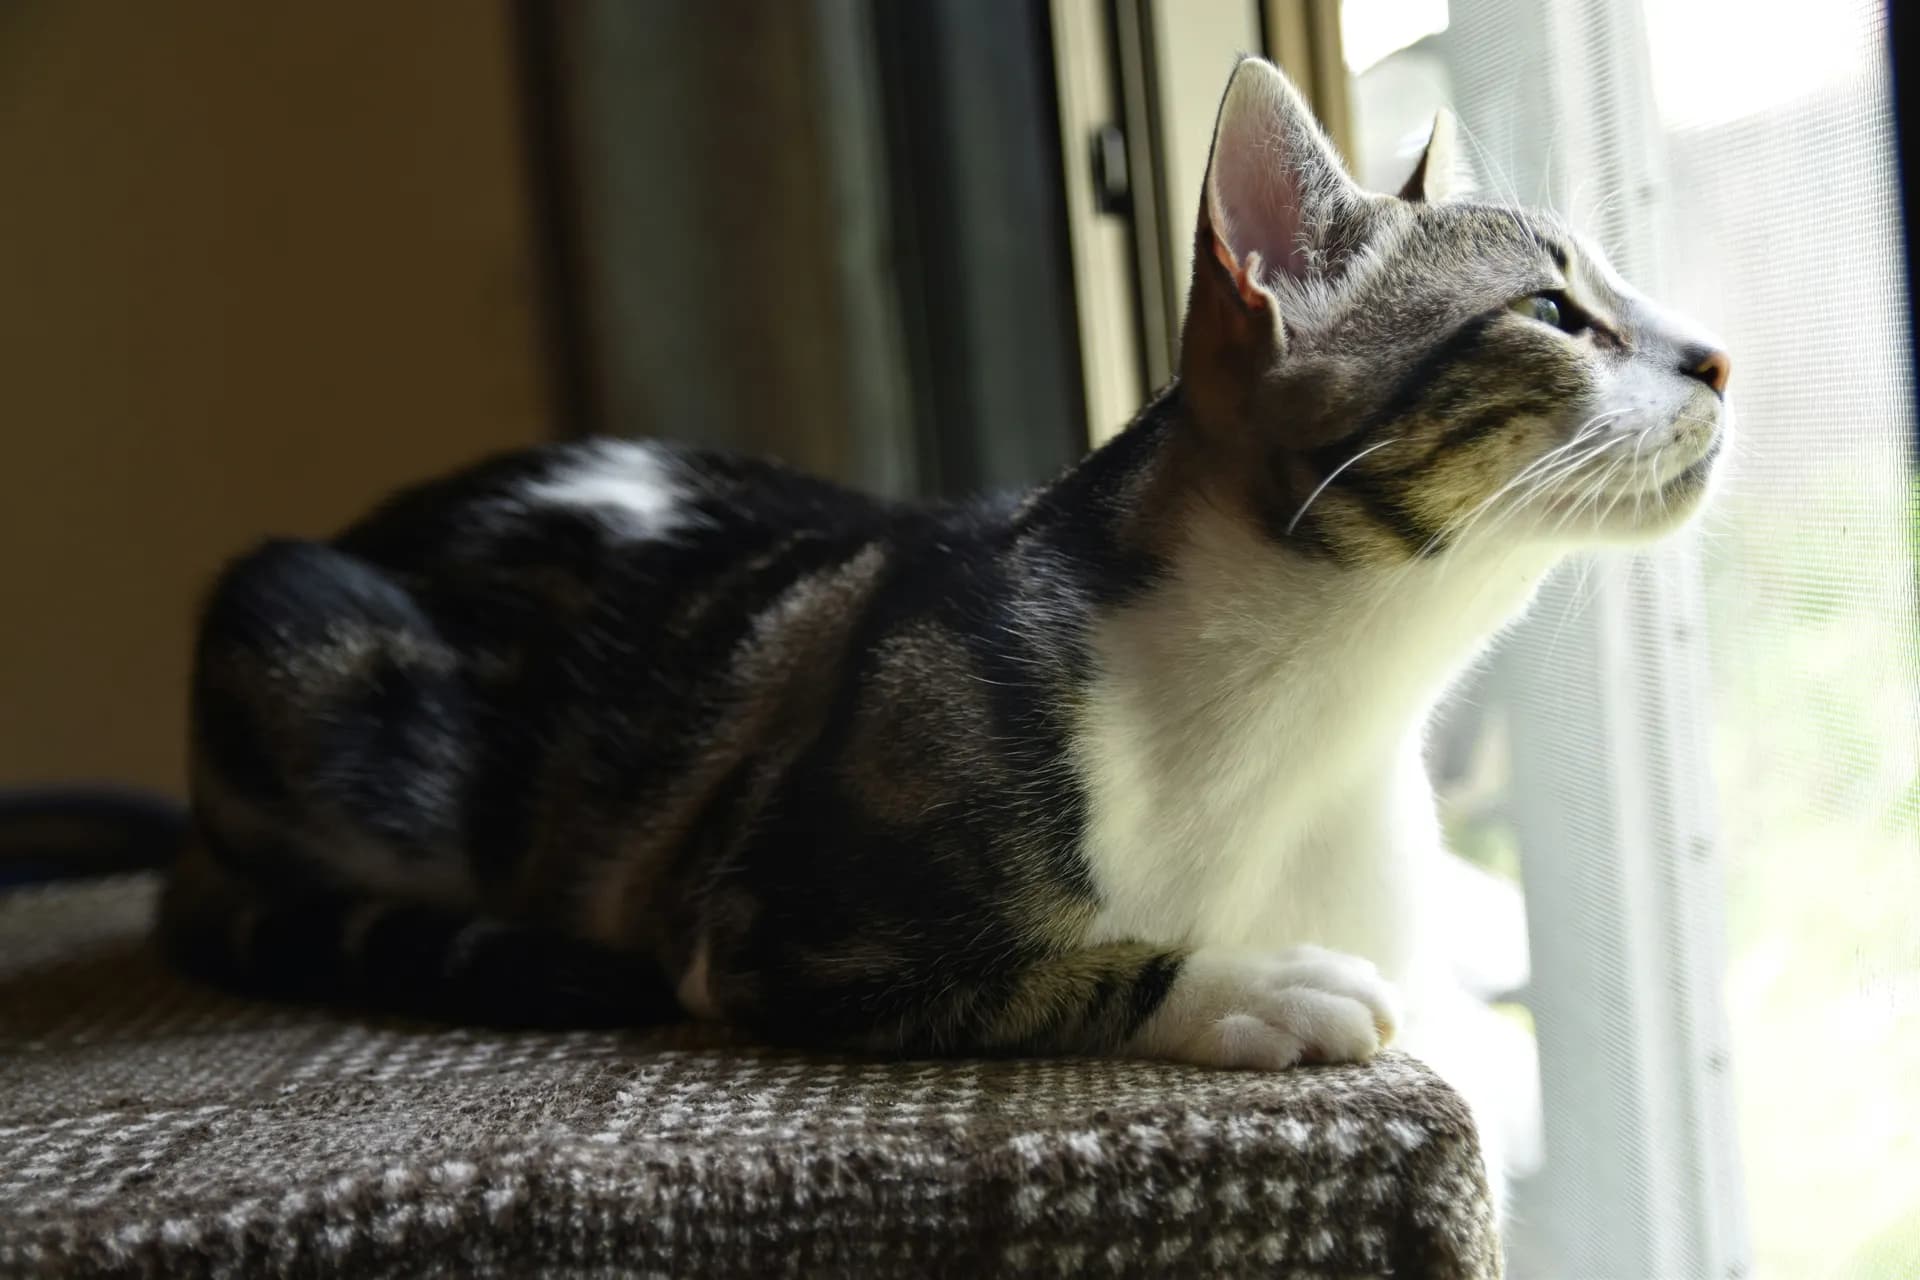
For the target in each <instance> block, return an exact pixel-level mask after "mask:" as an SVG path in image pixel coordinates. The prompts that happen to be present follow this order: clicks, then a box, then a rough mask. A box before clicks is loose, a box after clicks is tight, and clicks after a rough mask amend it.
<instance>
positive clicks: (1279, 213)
mask: <svg viewBox="0 0 1920 1280" xmlns="http://www.w3.org/2000/svg"><path fill="white" fill-rule="evenodd" d="M1234 105H1241V104H1234ZM1248 105H1251V104H1248ZM1287 133H1288V129H1287V124H1286V122H1285V121H1284V119H1275V118H1274V117H1273V115H1272V114H1271V113H1270V112H1267V111H1260V110H1249V109H1245V108H1244V107H1243V108H1242V109H1241V110H1238V111H1235V112H1233V114H1232V117H1231V118H1229V119H1225V120H1222V121H1221V123H1220V133H1219V136H1218V137H1217V138H1216V139H1215V141H1214V148H1213V174H1212V179H1211V187H1212V191H1211V193H1210V194H1211V198H1212V204H1213V217H1214V235H1215V237H1216V238H1217V239H1219V240H1221V241H1223V242H1224V243H1225V246H1226V250H1227V252H1228V253H1230V254H1231V255H1232V256H1233V258H1234V261H1235V262H1237V263H1239V264H1241V269H1242V271H1244V272H1245V274H1246V275H1247V276H1248V277H1250V281H1251V283H1253V284H1255V285H1258V284H1259V283H1260V280H1261V274H1260V269H1259V267H1258V266H1255V265H1253V262H1264V263H1266V264H1267V270H1269V271H1276V272H1278V273H1279V274H1281V275H1285V276H1289V277H1292V278H1293V279H1296V280H1297V279H1299V278H1301V277H1302V276H1304V275H1305V274H1306V270H1307V254H1306V248H1305V246H1304V244H1303V243H1302V236H1301V232H1302V230H1303V229H1304V228H1303V224H1302V217H1301V204H1302V201H1301V181H1302V175H1301V173H1300V171H1299V168H1298V160H1299V157H1298V156H1297V154H1290V153H1293V152H1296V151H1297V148H1296V147H1294V146H1292V145H1290V143H1291V139H1289V138H1288V137H1287ZM1250 260H1252V261H1250ZM1238 274H1239V273H1236V275H1238ZM1245 291H1246V287H1245V285H1243V286H1242V293H1243V294H1244V293H1245Z"/></svg>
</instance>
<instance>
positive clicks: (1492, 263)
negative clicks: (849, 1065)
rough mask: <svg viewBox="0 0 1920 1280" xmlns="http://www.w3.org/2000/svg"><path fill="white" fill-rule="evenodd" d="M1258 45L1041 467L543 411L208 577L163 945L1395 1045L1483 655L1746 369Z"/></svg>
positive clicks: (944, 1028)
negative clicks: (739, 447)
mask: <svg viewBox="0 0 1920 1280" xmlns="http://www.w3.org/2000/svg"><path fill="white" fill-rule="evenodd" d="M1444 141H1445V139H1444V131H1443V130H1436V134H1435V141H1434V143H1433V144H1431V146H1430V148H1429V153H1428V154H1427V155H1426V156H1425V157H1423V158H1422V160H1421V163H1420V166H1419V168H1418V169H1417V170H1416V172H1415V175H1414V177H1413V178H1412V179H1411V180H1410V181H1409V183H1408V184H1407V186H1406V188H1405V189H1403V190H1402V191H1401V192H1400V193H1399V194H1398V195H1395V196H1385V195H1375V194H1369V193H1365V192H1363V191H1361V190H1360V189H1359V188H1358V187H1357V186H1356V185H1355V184H1354V182H1353V181H1352V179H1351V178H1350V177H1349V176H1348V174H1347V172H1346V170H1345V168H1344V167H1343V165H1342V163H1341V161H1340V159H1339V157H1338V156H1337V154H1336V153H1335V151H1334V150H1333V148H1332V147H1331V145H1330V144H1329V143H1328V142H1327V140H1326V138H1325V137H1324V136H1323V134H1322V133H1321V132H1320V129H1319V127H1318V125H1317V124H1316V123H1315V121H1314V119H1313V117H1312V114H1311V113H1310V111H1309V110H1308V109H1307V107H1306V105H1305V104H1304V102H1303V101H1302V100H1301V98H1300V96H1299V95H1298V93H1297V92H1296V91H1295V90H1294V88H1293V87H1292V85H1291V84H1289V83H1288V81H1287V80H1286V79H1285V77H1284V76H1282V75H1281V73H1280V72H1278V71H1277V70H1276V69H1275V68H1273V67H1272V66H1271V65H1270V64H1268V63H1266V62H1264V61H1261V60H1259V59H1257V58H1248V59H1244V60H1242V61H1241V62H1239V63H1238V64H1237V66H1236V68H1235V69H1234V71H1233V74H1232V75H1231V77H1230V79H1229V82H1228V85H1227V88H1226V92H1225V95H1224V98H1223V100H1222V103H1221V106H1220V109H1219V114H1218V117H1217V123H1216V127H1215V136H1214V139H1213V145H1212V150H1211V153H1210V158H1209V162H1208V168H1207V174H1206V179H1205V185H1204V188H1203V191H1202V193H1201V201H1200V210H1199V217H1198V223H1197V227H1196V232H1195V238H1194V260H1193V274H1192V281H1191V287H1190V293H1189V297H1188V304H1187V315H1186V323H1185V328H1184V331H1183V337H1182V346H1181V351H1180V359H1179V368H1178V373H1177V376H1176V378H1175V380H1174V381H1173V382H1172V383H1171V384H1170V385H1168V386H1167V387H1166V388H1165V389H1164V390H1163V391H1161V392H1160V393H1159V394H1158V395H1157V396H1156V397H1155V398H1154V399H1153V400H1152V401H1151V403H1149V404H1148V405H1147V406H1146V407H1145V408H1144V409H1143V410H1142V411H1141V413H1140V414H1139V416H1138V417H1137V418H1136V419H1135V420H1134V421H1133V422H1132V423H1131V424H1130V425H1129V426H1128V427H1127V428H1126V429H1125V430H1124V431H1123V432H1121V433H1120V434H1119V435H1118V436H1116V437H1115V438H1113V439H1112V440H1111V441H1109V442H1108V443H1107V444H1105V445H1104V446H1102V447H1101V448H1099V449H1097V450H1096V451H1094V452H1093V453H1091V454H1090V455H1089V456H1087V457H1086V458H1085V459H1083V460H1082V461H1081V462H1080V463H1078V464H1077V465H1076V466H1074V467H1072V468H1071V469H1070V470H1068V471H1067V472H1066V473H1065V474H1063V475H1062V476H1060V477H1059V478H1057V479H1055V480H1053V481H1052V482H1050V483H1048V484H1045V485H1043V486H1042V487H1040V488H1038V489H1036V490H1034V491H1033V492H1031V493H1028V494H1026V495H1024V496H1020V497H1017V498H1012V499H993V500H983V501H980V502H975V503H967V504H957V505H908V504H901V503H894V502H886V501H881V500H877V499H874V498H869V497H866V496H862V495H860V494H857V493H853V492H850V491H848V490H845V489H843V488H840V487H837V486H835V485H833V484H829V483H826V482H824V481H821V480H816V479H812V478H809V477H807V476H804V475H800V474H797V473H795V472H792V471H788V470H785V469H783V468H781V467H779V466H776V465H773V464H770V463H765V462H758V461H752V460H747V459H743V458H737V457H731V456H722V455H718V454H714V453H708V452H702V451H698V450H694V449H689V448H682V447H676V446H674V445H670V444H666V443H660V442H654V441H639V440H596V441H586V442H574V443H565V444H554V445H550V446H545V447H540V448H535V449H532V450H530V451H526V452H522V453H518V454H515V455H511V456H505V457H500V458H495V459H492V460H490V461H486V462H483V463H481V464H479V465H477V466H474V467H472V468H470V469H468V470H466V471H464V472H461V473H459V474H456V475H453V476H451V477H449V478H445V479H441V480H438V481H434V482H431V483H427V484H424V485H421V486H420V487H417V488H413V489H410V490H408V491H405V492H403V493H401V494H399V495H398V496H396V497H394V498H392V499H391V500H389V501H388V502H386V503H385V505H383V506H381V507H379V508H378V509H377V510H375V511H374V512H373V513H372V514H371V515H369V516H367V517H366V518H365V519H363V520H361V521H360V522H358V523H356V524H354V525H353V526H351V527H350V528H348V529H347V530H346V531H345V532H343V533H341V534H340V535H339V536H337V537H335V538H333V539H332V540H331V541H328V542H311V541H300V540H274V541H269V542H266V543H264V544H263V545H261V546H259V547H258V548H256V549H254V550H253V551H251V552H249V553H248V554H246V555H244V556H242V557H240V558H239V559H238V560H236V561H235V562H233V563H232V564H231V565H230V566H228V567H227V569H226V570H225V571H224V573H223V574H222V575H221V576H220V578H219V580H218V581H217V583H216V584H215V586H214V587H213V589H212V591H211V592H210V594H209V596H208V599H207V602H206V605H205V608H204V612H203V615H202V619H201V624H200V630H199V636H198V643H197V648H196V655H195V660H194V668H193V688H192V695H191V697H192V756H191V759H192V764H191V790H192V802H193V810H194V836H193V838H192V840H191V841H190V842H189V844H188V846H187V848H186V849H185V851H184V852H183V853H182V855H181V857H180V859H179V860H178V862H177V863H176V865H175V867H174V868H173V870H172V873H171V875H170V877H169V880H168V884H167V887H166V891H165V893H164V895H163V899H162V907H161V920H160V929H161V933H162V937H163V938H164V940H165V941H166V942H167V944H168V946H169V948H170V950H171V952H172V953H173V954H174V955H175V956H176V957H177V958H178V959H179V961H180V962H181V963H183V964H185V965H186V966H188V967H189V968H190V969H192V970H194V971H196V972H198V973H201V974H203V975H206V976H208V977H211V978H214V979H216V980H220V981H223V982H226V983H229V984H232V985H236V986H239V987H241V988H243V989H247V990H251V991H256V992H263V993H272V994H279V995H283V996H288V997H299V998H309V999H337V1000H346V1001H355V1002H364V1003H371V1004H377V1005H381V1006H384V1007H389V1008H394V1009H399V1010H404V1011H410V1012H417V1013H432V1014H439V1015H443V1016H448V1017H454V1018H471V1019H477V1020H484V1021H487V1022H490V1023H507V1024H524V1023H533V1024H550V1023H558V1024H581V1023H611V1024H629V1023H630V1024H642V1023H646V1022H650V1021H655V1020H659V1019H669V1018H685V1017H693V1018H702V1019H714V1020H721V1021H725V1022H728V1023H732V1024H736V1025H739V1026H742V1027H744V1028H748V1029H750V1030H751V1031H752V1032H754V1033H756V1034H759V1035H761V1036H765V1037H768V1038H771V1039H774V1040H777V1041H782V1042H787V1043H792V1044H801V1045H826V1046H836V1047H846V1048H853V1049H858V1050H866V1051H879V1052H884V1053H894V1054H913V1055H924V1054H1046V1055H1055V1054H1094V1055H1128V1056H1134V1057H1141V1058H1150V1059H1161V1060H1171V1061H1176V1062H1183V1063H1194V1064H1201V1065H1205V1066H1210V1067H1225V1068H1251V1069H1270V1070H1271V1069H1283V1068H1288V1067H1291V1066H1293V1065H1294V1064H1296V1063H1303V1062H1315V1063H1328V1062H1358V1061H1364V1060H1367V1059H1368V1058H1370V1057H1371V1056H1372V1055H1374V1054H1375V1053H1376V1052H1377V1051H1378V1050H1379V1049H1380V1047H1381V1046H1382V1045H1383V1044H1386V1043H1387V1042H1388V1041H1389V1040H1391V1039H1392V1038H1393V1037H1394V1035H1395V1034H1396V1030H1397V1029H1398V1028H1399V1027H1400V1025H1401V1022H1402V1018H1403V1014H1402V1008H1401V1006H1402V1000H1403V993H1412V994H1413V995H1414V997H1415V1001H1416V1005H1417V1002H1418V993H1419V991H1420V990H1421V989H1422V984H1423V983H1424V982H1425V981H1426V980H1427V976H1428V975H1424V974H1423V972H1422V969H1421V959H1420V958H1421V955H1422V941H1421V940H1422V937H1423V934H1422V928H1423V926H1422V922H1421V919H1420V915H1419V910H1418V908H1419V907H1420V906H1421V897H1422V895H1421V892H1420V888H1419V886H1420V884H1421V877H1422V875H1423V872H1422V870H1421V868H1422V866H1423V864H1424V860H1426V859H1429V858H1431V857H1434V856H1435V855H1436V852H1437V850H1438V849H1439V848H1440V837H1439V832H1438V829H1437V823H1436V819H1435V811H1434V804H1433V797H1432V792H1431V788H1430V785H1429V783H1428V780H1427V776H1426V773H1425V770H1424V768H1423V764H1422V752H1421V747H1422V733H1423V729H1424V725H1425V721H1426V719H1427V717H1428V715H1429V713H1430V711H1431V709H1432V708H1433V706H1434V705H1435V703H1436V701H1437V700H1438V699H1439V698H1440V696H1441V695H1442V693H1443V692H1444V691H1445V690H1446V689H1447V687H1448V685H1449V683H1450V682H1451V681H1452V680H1453V679H1454V678H1455V677H1456V676H1457V675H1458V674H1459V673H1460V672H1461V671H1462V669H1463V668H1465V667H1466V666H1467V665H1468V664H1470V663H1471V662H1472V661H1474V659H1475V658H1476V656H1477V655H1478V654H1479V653H1480V652H1481V651H1482V650H1483V649H1484V648H1485V647H1486V646H1487V645H1488V643H1489V642H1490V641H1491V640H1492V638H1493V637H1494V636H1495V635H1496V633H1498V632H1499V631H1500V630H1501V628H1502V627H1503V626H1505V625H1506V624H1507V623H1508V622H1509V621H1510V620H1511V619H1513V618H1514V617H1515V616H1517V615H1518V614H1519V613H1520V612H1521V611H1522V610H1523V609H1524V607H1525V606H1526V604H1527V602H1528V600H1529V598H1530V597H1531V595H1532V594H1533V593H1534V590H1535V587H1536V586H1537V584H1538V583H1539V582H1540V581H1541V579H1542V577H1543V576H1544V575H1545V574H1546V573H1547V572H1548V571H1549V569H1550V568H1551V567H1552V566H1553V565H1554V564H1555V563H1556V561H1558V560H1559V559H1560V558H1562V557H1563V556H1564V555H1565V554H1567V553H1568V552H1569V551H1570V550H1572V549H1575V548H1578V547H1582V546H1587V545H1591V544H1593V543H1596V542H1603V541H1644V540H1646V539H1650V538H1653V537H1656V536H1658V535H1660V534H1663V533H1665V532H1668V531H1670V530H1672V529H1674V528H1677V527H1678V526H1680V525H1681V524H1682V523H1684V522H1685V521H1686V520H1687V519H1688V517H1689V516H1690V515H1691V513H1692V512H1694V511H1695V510H1696V509H1697V508H1698V507H1699V506H1700V505H1701V504H1702V503H1703V502H1704V501H1705V499H1706V496H1707V494H1708V491H1709V489H1710V487H1711V485H1712V482H1713V474H1714V464H1715V459H1716V457H1717V455H1718V453H1719V452H1720V449H1721V446H1722V443H1723V441H1724V440H1725V439H1726V436H1727V431H1728V420H1727V415H1726V409H1725V391H1726V385H1727V379H1728V375H1729V372H1730V364H1729V360H1728V357H1727V355H1726V354H1725V353H1724V352H1723V351H1722V350H1720V349H1719V347H1718V346H1717V345H1716V344H1715V343H1714V342H1713V340H1712V339H1710V338H1709V337H1707V336H1705V335H1703V334H1702V333H1700V332H1698V331H1697V330H1695V329H1694V328H1692V327H1691V326H1689V325H1688V324H1687V323H1686V322H1684V321H1682V320H1680V319H1678V318H1676V317H1674V316H1671V315H1669V314H1667V313H1665V312H1663V311H1661V310H1659V309H1657V308H1656V307H1655V306H1653V305H1652V304H1651V303H1649V302H1648V301H1646V300H1645V299H1643V298H1642V297H1640V296H1639V295H1638V294H1636V293H1635V292H1634V291H1633V290H1632V289H1631V288H1629V287H1628V286H1627V285H1626V284H1625V283H1624V282H1623V281H1622V280H1621V279H1620V278H1619V277H1618V276H1617V275H1616V274H1615V273H1614V272H1613V271H1612V269H1611V268H1610V267H1609V266H1608V265H1607V263H1606V261H1605V260H1604V258H1603V257H1602V255H1601V254H1600V252H1599V251H1598V250H1597V249H1596V248H1595V247H1594V246H1593V245H1592V244H1591V243H1589V242H1588V241H1586V240H1584V239H1582V238H1581V237H1579V236H1578V235H1576V234H1574V233H1573V232H1572V231H1571V230H1569V229H1568V228H1567V227H1565V226H1564V225H1562V223H1561V222H1560V221H1559V220H1558V219H1557V218H1555V217H1553V216H1550V215H1547V214H1545V213H1540V212H1533V211H1528V210H1523V209H1518V208H1508V207H1500V206H1496V205H1492V204H1483V203H1475V202H1473V201H1471V200H1468V199H1464V198H1452V197H1450V193H1449V192H1448V191H1447V190H1446V185H1447V172H1448V169H1449V165H1448V164H1447V162H1446V159H1445V157H1444V156H1443V155H1441V154H1438V153H1439V152H1441V151H1443V150H1444Z"/></svg>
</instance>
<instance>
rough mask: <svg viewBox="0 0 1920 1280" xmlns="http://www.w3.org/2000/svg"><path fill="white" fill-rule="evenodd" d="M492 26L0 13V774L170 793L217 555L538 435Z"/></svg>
mask: <svg viewBox="0 0 1920 1280" xmlns="http://www.w3.org/2000/svg"><path fill="white" fill-rule="evenodd" d="M509 36H510V27H509V23H508V19H507V8H506V5H505V3H504V2H502V3H498V4H491V5H489V4H482V3H479V2H478V0H437V2H434V3H425V2H422V0H409V2H408V3H404V4H395V3H387V2H386V0H352V2H351V3H349V2H347V0H332V2H331V3H325V4H304V5H284V6H283V5H277V4H260V3H257V0H192V2H191V3H170V4H164V5H162V4H144V3H124V4H123V3H97V4H96V3H69V2H66V0H8V2H7V3H6V4H5V5H4V6H0V785H5V784H7V783H15V782H22V781H38V780H50V779H61V778H82V777H109V778H117V779H124V780H128V781H135V782H141V783H147V784H153V785H159V786H164V787H168V788H174V787H177V786H178V781H179V778H180V774H181V757H182V738H183V728H182V705H183V702H184V680H185V671H186V660H187V650H188V643H189V638H190V637H189V632H190V626H191V615H192V609H193V604H194V600H195V597H196V595H197V594H198V592H199V591H200V589H201V588H202V586H203V585H204V583H205V580H206V578H207V576H208V575H209V574H210V573H211V572H212V571H213V569H214V568H215V567H216V566H217V565H218V563H219V562H220V560H221V559H222V558H223V557H224V556H226V555H228V554H230V553H231V552H233V551H235V550H237V549H239V548H240V547H242V546H244V545H245V544H246V543H247V542H248V541H249V540H251V539H252V538H254V537H256V536H257V535H259V534H261V533H263V532H266V531H276V532H286V533H304V534H318V533H323V532H325V531H327V530H328V529H330V528H331V527H333V526H335V525H337V524H338V523H339V522H341V521H342V520H344V519H346V518H349V517H350V516H352V515H353V514H354V513H355V512H357V511H358V510H360V509H361V508H363V507H364V506H365V505H366V504H367V503H368V502H369V501H370V500H371V499H373V498H374V497H376V496H377V495H378V494H379V493H380V492H381V491H382V490H383V489H385V488H387V487H389V486H391V485H393V484H394V483H396V482H398V481H400V480H402V479H405V478H408V477H413V476H419V475H421V474H423V473H427V472H430V471H432V470H434V469H436V468H440V467H444V466H446V465H448V464H450V463H452V462H454V461H456V460H458V459H461V458H465V457H468V456H470V455H473V454H476V453H478V452H480V451H483V450H487V449H492V448H497V447H501V446H504V445H508V444H512V443H515V442H519V441H525V440H529V439H532V438H535V437H537V436H538V435H540V434H541V433H542V431H543V418H544V411H545V405H544V400H543V387H542V384H541V378H542V370H541V368H540V364H539V360H538V347H537V343H536V335H535V332H534V326H535V320H534V307H535V291H534V283H535V282H534V278H533V270H532V262H531V259H530V255H529V245H528V228H527V221H528V215H527V211H526V207H525V200H524V196H523V191H522V187H521V172H520V168H521V155H520V148H519V137H518V133H517V128H518V126H517V123H516V119H515V99H514V90H515V82H514V78H513V70H512V61H511V49H510V45H509Z"/></svg>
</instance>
